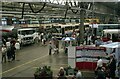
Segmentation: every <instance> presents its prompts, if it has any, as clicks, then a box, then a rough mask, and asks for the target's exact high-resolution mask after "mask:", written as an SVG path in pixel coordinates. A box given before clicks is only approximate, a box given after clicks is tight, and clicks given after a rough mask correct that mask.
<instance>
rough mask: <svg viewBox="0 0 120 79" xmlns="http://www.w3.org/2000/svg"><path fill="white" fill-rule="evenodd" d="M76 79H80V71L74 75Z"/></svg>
mask: <svg viewBox="0 0 120 79" xmlns="http://www.w3.org/2000/svg"><path fill="white" fill-rule="evenodd" d="M76 79H82V73H81V71H80V70H78V72H77V74H76Z"/></svg>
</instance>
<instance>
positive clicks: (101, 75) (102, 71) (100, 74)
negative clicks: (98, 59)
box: [96, 67, 106, 79]
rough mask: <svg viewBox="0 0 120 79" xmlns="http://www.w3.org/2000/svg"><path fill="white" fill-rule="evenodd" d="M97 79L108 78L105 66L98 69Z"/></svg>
mask: <svg viewBox="0 0 120 79" xmlns="http://www.w3.org/2000/svg"><path fill="white" fill-rule="evenodd" d="M96 79H106V74H105V67H100V68H99V69H98V71H97V77H96Z"/></svg>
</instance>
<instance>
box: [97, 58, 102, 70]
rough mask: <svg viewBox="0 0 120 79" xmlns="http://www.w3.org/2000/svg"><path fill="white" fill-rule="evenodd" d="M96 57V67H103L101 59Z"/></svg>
mask: <svg viewBox="0 0 120 79" xmlns="http://www.w3.org/2000/svg"><path fill="white" fill-rule="evenodd" d="M97 58H98V61H97V67H96V69H99V68H100V69H101V68H102V67H103V61H102V59H101V58H100V57H99V56H98V57H97Z"/></svg>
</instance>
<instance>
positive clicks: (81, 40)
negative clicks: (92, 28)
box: [79, 10, 85, 44]
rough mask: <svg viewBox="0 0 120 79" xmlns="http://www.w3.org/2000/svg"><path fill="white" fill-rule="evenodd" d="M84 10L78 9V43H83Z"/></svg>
mask: <svg viewBox="0 0 120 79" xmlns="http://www.w3.org/2000/svg"><path fill="white" fill-rule="evenodd" d="M84 16H85V15H84V10H80V27H79V31H80V34H79V37H80V43H81V44H83V43H84Z"/></svg>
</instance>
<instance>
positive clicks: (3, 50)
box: [1, 45, 7, 62]
mask: <svg viewBox="0 0 120 79" xmlns="http://www.w3.org/2000/svg"><path fill="white" fill-rule="evenodd" d="M1 50H2V51H1V52H2V62H6V52H7V48H6V46H5V45H3V46H2V49H1Z"/></svg>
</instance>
